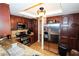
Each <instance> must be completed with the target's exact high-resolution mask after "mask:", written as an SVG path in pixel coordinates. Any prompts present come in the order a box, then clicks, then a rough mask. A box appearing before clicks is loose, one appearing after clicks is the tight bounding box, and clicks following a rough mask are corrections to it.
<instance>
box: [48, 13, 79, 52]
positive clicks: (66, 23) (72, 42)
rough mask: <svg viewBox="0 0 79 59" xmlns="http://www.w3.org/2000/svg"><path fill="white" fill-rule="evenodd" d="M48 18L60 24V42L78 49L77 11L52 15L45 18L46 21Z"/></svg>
mask: <svg viewBox="0 0 79 59" xmlns="http://www.w3.org/2000/svg"><path fill="white" fill-rule="evenodd" d="M49 20H52V21H53V20H56V21H57V22H59V23H60V24H61V27H60V30H61V31H60V43H63V44H65V45H67V46H68V47H69V48H70V49H76V50H78V51H79V13H76V14H69V15H61V16H52V17H48V18H47V22H48V21H49Z"/></svg>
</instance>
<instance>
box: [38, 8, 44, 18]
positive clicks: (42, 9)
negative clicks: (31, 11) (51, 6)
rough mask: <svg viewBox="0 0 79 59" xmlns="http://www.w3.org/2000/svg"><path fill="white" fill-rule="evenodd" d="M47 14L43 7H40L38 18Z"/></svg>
mask: <svg viewBox="0 0 79 59" xmlns="http://www.w3.org/2000/svg"><path fill="white" fill-rule="evenodd" d="M45 13H46V11H45V10H44V8H43V7H40V8H39V9H38V10H37V14H38V15H37V16H38V17H40V16H44V15H45Z"/></svg>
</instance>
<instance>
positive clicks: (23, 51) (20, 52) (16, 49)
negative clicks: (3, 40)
mask: <svg viewBox="0 0 79 59" xmlns="http://www.w3.org/2000/svg"><path fill="white" fill-rule="evenodd" d="M7 51H8V52H9V54H10V55H11V56H43V55H44V54H41V53H40V52H38V51H36V50H34V49H31V48H30V47H28V46H25V45H23V44H21V43H14V44H13V45H12V47H10V48H9V49H7Z"/></svg>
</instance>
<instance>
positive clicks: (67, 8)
mask: <svg viewBox="0 0 79 59" xmlns="http://www.w3.org/2000/svg"><path fill="white" fill-rule="evenodd" d="M35 4H36V3H9V7H10V13H11V14H12V15H16V16H21V17H26V18H36V17H37V10H38V9H39V8H40V7H44V9H45V10H46V16H56V15H64V14H72V13H79V3H44V4H41V5H39V6H36V7H34V8H31V9H29V10H26V11H24V10H25V9H27V8H29V7H31V6H33V5H35ZM21 12H24V13H21Z"/></svg>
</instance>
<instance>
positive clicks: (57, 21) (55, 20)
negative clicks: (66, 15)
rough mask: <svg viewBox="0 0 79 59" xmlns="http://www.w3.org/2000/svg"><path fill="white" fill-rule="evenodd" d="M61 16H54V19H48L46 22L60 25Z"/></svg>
mask: <svg viewBox="0 0 79 59" xmlns="http://www.w3.org/2000/svg"><path fill="white" fill-rule="evenodd" d="M60 21H61V16H53V17H47V20H46V22H47V23H60Z"/></svg>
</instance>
